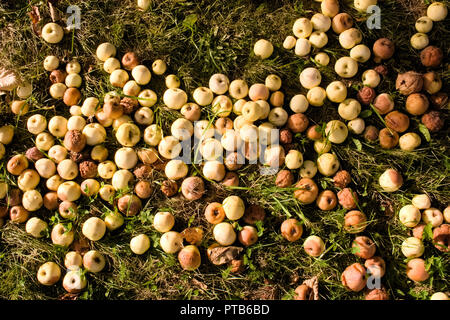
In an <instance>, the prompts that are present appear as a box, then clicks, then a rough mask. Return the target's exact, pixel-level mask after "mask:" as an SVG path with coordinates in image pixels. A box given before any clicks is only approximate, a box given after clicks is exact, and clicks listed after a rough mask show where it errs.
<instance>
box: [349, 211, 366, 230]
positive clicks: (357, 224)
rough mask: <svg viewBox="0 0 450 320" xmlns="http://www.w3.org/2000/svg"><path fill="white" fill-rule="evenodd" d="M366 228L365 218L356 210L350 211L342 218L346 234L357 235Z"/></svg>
mask: <svg viewBox="0 0 450 320" xmlns="http://www.w3.org/2000/svg"><path fill="white" fill-rule="evenodd" d="M366 226H367V217H366V215H365V214H364V213H362V212H361V211H358V210H352V211H349V212H347V213H346V214H345V216H344V229H345V231H347V232H348V233H359V232H362V231H364V229H365V228H366Z"/></svg>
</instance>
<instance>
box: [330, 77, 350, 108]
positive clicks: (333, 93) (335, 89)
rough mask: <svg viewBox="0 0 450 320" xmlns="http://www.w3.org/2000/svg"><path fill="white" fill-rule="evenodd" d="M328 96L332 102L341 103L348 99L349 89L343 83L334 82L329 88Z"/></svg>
mask: <svg viewBox="0 0 450 320" xmlns="http://www.w3.org/2000/svg"><path fill="white" fill-rule="evenodd" d="M326 94H327V97H328V99H329V100H330V101H332V102H336V103H340V102H342V101H344V100H345V99H346V97H347V87H346V86H345V84H344V83H343V82H342V81H333V82H331V83H330V84H329V85H328V86H327V89H326Z"/></svg>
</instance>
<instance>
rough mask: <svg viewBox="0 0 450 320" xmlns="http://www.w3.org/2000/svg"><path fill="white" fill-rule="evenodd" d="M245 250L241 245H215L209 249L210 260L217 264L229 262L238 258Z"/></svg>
mask: <svg viewBox="0 0 450 320" xmlns="http://www.w3.org/2000/svg"><path fill="white" fill-rule="evenodd" d="M242 250H244V249H243V248H240V247H233V246H230V247H215V248H212V249H208V257H209V260H210V261H211V262H212V263H213V264H215V265H217V266H218V265H222V264H226V263H229V262H231V261H233V260H234V259H236V258H237V257H238V256H239V254H240V253H241V252H242Z"/></svg>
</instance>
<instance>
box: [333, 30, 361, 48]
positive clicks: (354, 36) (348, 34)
mask: <svg viewBox="0 0 450 320" xmlns="http://www.w3.org/2000/svg"><path fill="white" fill-rule="evenodd" d="M361 40H362V34H361V31H359V30H358V29H356V28H350V29H347V30H345V31H343V32H342V33H341V34H340V35H339V43H340V45H341V46H342V48H344V49H351V48H353V47H354V46H356V45H357V44H359V43H360V42H361Z"/></svg>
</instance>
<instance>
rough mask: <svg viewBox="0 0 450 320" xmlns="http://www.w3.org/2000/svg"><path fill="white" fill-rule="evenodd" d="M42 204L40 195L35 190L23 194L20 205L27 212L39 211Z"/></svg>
mask: <svg viewBox="0 0 450 320" xmlns="http://www.w3.org/2000/svg"><path fill="white" fill-rule="evenodd" d="M43 204H44V200H43V199H42V195H41V194H40V192H39V191H37V190H28V191H25V192H24V193H23V196H22V205H23V207H24V208H25V209H27V210H28V211H36V210H39V209H40V208H41V207H42V205H43Z"/></svg>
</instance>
